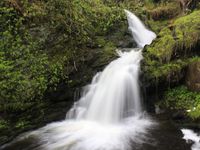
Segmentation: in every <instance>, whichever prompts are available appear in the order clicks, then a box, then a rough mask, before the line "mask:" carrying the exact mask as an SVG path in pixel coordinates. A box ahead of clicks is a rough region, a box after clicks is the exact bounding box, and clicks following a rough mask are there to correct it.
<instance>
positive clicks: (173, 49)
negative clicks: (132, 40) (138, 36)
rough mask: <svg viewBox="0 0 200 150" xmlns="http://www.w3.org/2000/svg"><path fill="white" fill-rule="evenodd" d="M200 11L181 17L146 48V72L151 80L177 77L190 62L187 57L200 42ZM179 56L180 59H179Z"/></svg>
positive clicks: (163, 30)
mask: <svg viewBox="0 0 200 150" xmlns="http://www.w3.org/2000/svg"><path fill="white" fill-rule="evenodd" d="M199 26H200V11H194V12H192V13H191V14H189V15H186V16H183V17H180V18H178V19H176V20H175V21H174V23H172V24H171V25H170V26H168V27H165V28H163V29H162V30H161V31H160V32H159V34H158V36H157V39H156V40H155V41H154V42H153V43H152V44H151V45H150V46H147V47H145V52H144V57H145V63H144V72H145V74H147V75H146V76H148V77H150V78H157V79H158V78H163V79H166V77H169V76H171V74H174V75H175V76H176V75H177V74H179V73H180V71H181V70H182V69H183V68H184V67H186V66H187V65H188V64H189V62H190V61H192V59H194V58H191V60H189V59H186V58H185V57H186V56H187V54H188V53H189V52H190V51H191V50H192V48H195V47H196V46H197V44H198V42H199V40H200V30H199ZM177 56H178V57H177Z"/></svg>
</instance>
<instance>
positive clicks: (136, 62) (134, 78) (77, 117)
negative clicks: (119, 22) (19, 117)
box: [15, 10, 156, 150]
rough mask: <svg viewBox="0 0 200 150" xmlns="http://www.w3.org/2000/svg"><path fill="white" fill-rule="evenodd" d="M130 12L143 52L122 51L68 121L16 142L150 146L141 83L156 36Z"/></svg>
mask: <svg viewBox="0 0 200 150" xmlns="http://www.w3.org/2000/svg"><path fill="white" fill-rule="evenodd" d="M125 12H126V15H127V18H128V22H129V29H130V30H131V32H132V34H133V38H134V39H135V41H136V43H137V44H138V47H139V48H136V49H132V51H130V52H120V51H119V52H118V54H119V58H118V59H116V60H114V61H113V62H111V63H110V64H109V65H108V66H107V67H106V68H105V69H104V70H103V71H102V72H101V73H97V75H96V76H95V77H94V78H93V81H92V83H91V84H90V85H88V86H86V87H85V88H84V92H83V93H84V94H83V95H82V97H81V98H80V100H79V101H78V102H76V103H75V104H74V107H72V109H71V110H70V111H69V112H68V113H67V119H66V120H65V121H62V122H56V123H52V124H49V125H47V126H45V127H43V128H41V129H39V130H36V131H33V132H30V133H27V134H25V135H24V136H20V137H19V138H18V139H17V140H16V141H21V140H23V139H26V138H36V139H37V145H36V146H33V148H32V147H27V149H29V150H30V149H37V150H129V149H131V147H132V144H133V143H137V144H142V143H143V142H144V141H145V138H144V137H145V136H143V135H144V134H145V133H146V129H147V128H148V127H149V126H150V125H151V124H152V123H151V121H150V120H149V119H147V118H146V117H144V116H143V115H142V114H143V111H142V107H141V101H140V90H139V84H138V81H139V79H138V77H139V71H140V61H141V59H142V49H141V47H144V46H145V45H146V44H150V43H151V42H152V40H153V39H154V38H155V37H156V35H155V34H154V33H153V32H152V31H149V30H148V29H146V28H145V26H144V25H143V24H142V22H141V21H140V20H139V19H138V18H137V17H136V16H135V15H134V14H132V13H131V12H129V11H127V10H125ZM16 141H15V142H16ZM35 147H36V148H35Z"/></svg>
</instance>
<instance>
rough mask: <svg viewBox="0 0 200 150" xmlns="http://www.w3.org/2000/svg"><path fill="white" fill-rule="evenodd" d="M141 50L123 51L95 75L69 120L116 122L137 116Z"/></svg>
mask: <svg viewBox="0 0 200 150" xmlns="http://www.w3.org/2000/svg"><path fill="white" fill-rule="evenodd" d="M141 59H142V54H141V50H138V51H134V50H132V51H131V52H124V53H121V54H120V58H118V59H116V60H114V61H113V62H111V63H110V64H109V65H108V66H107V67H106V68H105V69H104V71H103V72H102V73H98V74H97V75H96V76H95V77H94V79H93V81H92V83H91V84H90V85H89V86H87V87H86V88H87V91H88V92H86V93H85V95H83V96H82V97H81V99H80V101H79V102H78V103H76V105H75V106H74V107H73V108H72V109H71V111H69V113H68V115H67V116H70V117H69V118H76V119H86V120H93V121H97V122H101V123H119V122H120V121H121V120H122V119H123V118H126V117H130V116H133V115H139V114H141V102H140V94H139V87H138V76H139V70H140V60H141Z"/></svg>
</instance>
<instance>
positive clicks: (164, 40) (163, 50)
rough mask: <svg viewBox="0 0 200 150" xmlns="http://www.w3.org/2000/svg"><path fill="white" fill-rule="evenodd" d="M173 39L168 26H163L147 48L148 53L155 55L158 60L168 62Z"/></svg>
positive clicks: (173, 42)
mask: <svg viewBox="0 0 200 150" xmlns="http://www.w3.org/2000/svg"><path fill="white" fill-rule="evenodd" d="M174 44H175V40H174V38H173V36H172V34H171V30H170V29H169V28H164V29H163V30H162V31H161V32H160V33H159V34H158V39H157V40H156V41H155V42H153V43H152V45H151V46H149V47H148V48H147V52H148V54H149V55H152V56H154V57H156V59H158V60H159V62H161V63H162V62H169V61H170V59H171V56H172V52H173V48H174Z"/></svg>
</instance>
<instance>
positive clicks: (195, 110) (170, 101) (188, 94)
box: [164, 86, 200, 120]
mask: <svg viewBox="0 0 200 150" xmlns="http://www.w3.org/2000/svg"><path fill="white" fill-rule="evenodd" d="M164 105H165V106H166V107H167V108H169V109H171V110H183V111H184V112H185V113H186V114H187V115H188V116H189V117H190V118H192V119H194V120H196V119H200V93H198V92H192V91H189V90H188V89H187V87H185V86H179V87H176V88H174V89H169V90H168V91H166V93H165V95H164Z"/></svg>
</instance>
